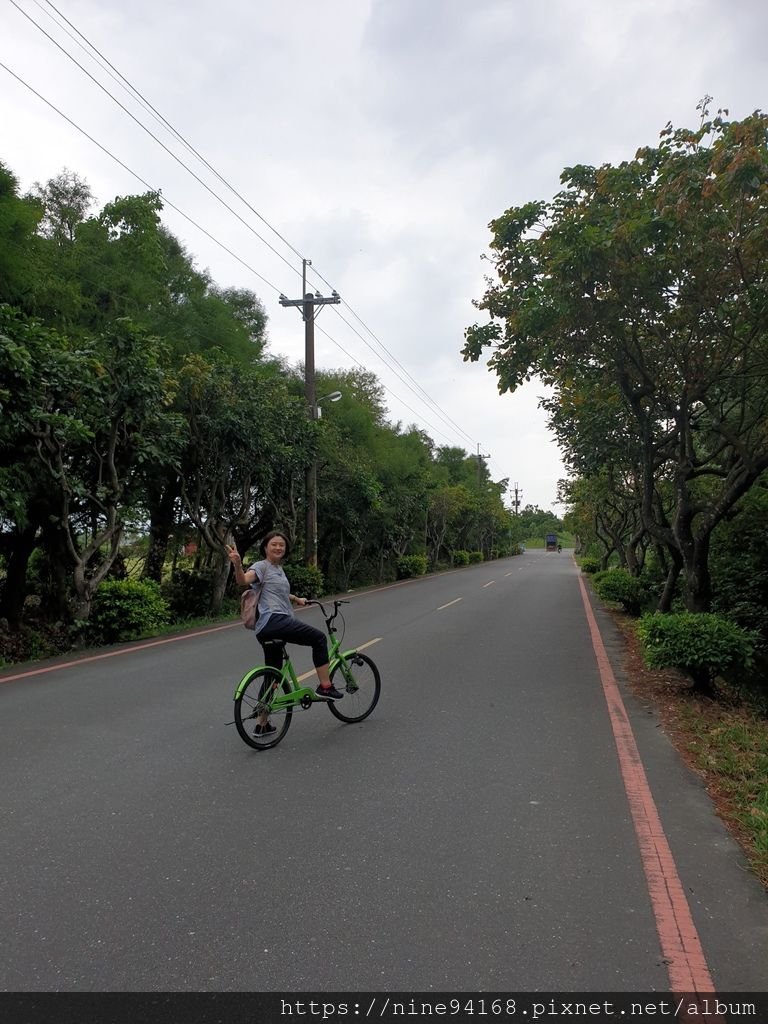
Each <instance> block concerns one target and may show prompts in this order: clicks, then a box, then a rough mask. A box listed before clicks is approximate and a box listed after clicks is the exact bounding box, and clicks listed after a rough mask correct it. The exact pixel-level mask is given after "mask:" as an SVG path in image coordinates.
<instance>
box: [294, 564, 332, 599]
mask: <svg viewBox="0 0 768 1024" xmlns="http://www.w3.org/2000/svg"><path fill="white" fill-rule="evenodd" d="M284 569H285V575H286V576H287V577H288V581H289V583H290V584H291V593H292V594H295V595H296V597H320V595H321V594H324V593H325V580H324V579H323V573H322V571H321V570H320V569H319V568H318V567H317V566H315V565H299V564H298V563H297V564H295V565H291V564H288V565H286V566H284Z"/></svg>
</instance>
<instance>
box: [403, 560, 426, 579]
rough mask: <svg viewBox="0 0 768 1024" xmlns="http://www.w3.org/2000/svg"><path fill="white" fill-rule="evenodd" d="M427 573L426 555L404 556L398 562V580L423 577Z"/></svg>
mask: <svg viewBox="0 0 768 1024" xmlns="http://www.w3.org/2000/svg"><path fill="white" fill-rule="evenodd" d="M426 571H427V559H426V557H425V556H424V555H403V556H402V557H401V558H398V560H397V578H398V579H399V580H407V579H410V578H411V576H423V575H424V573H425V572H426Z"/></svg>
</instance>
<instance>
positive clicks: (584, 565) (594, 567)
mask: <svg viewBox="0 0 768 1024" xmlns="http://www.w3.org/2000/svg"><path fill="white" fill-rule="evenodd" d="M581 571H582V572H585V573H587V575H588V576H592V575H593V574H594V573H596V572H600V559H599V558H582V560H581Z"/></svg>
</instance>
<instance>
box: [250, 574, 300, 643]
mask: <svg viewBox="0 0 768 1024" xmlns="http://www.w3.org/2000/svg"><path fill="white" fill-rule="evenodd" d="M250 570H253V572H255V573H256V581H255V582H254V583H252V584H251V586H252V587H253V588H254V589H255V590H260V591H261V593H260V595H259V617H258V619H257V620H256V629H255V632H256V635H257V636H258V635H259V633H260V632H261V631H262V629H264V627H265V626H266V624H267V623H268V622H269V620H270V619H271V618H272V616H273V615H290V616H293V607H292V606H291V585H290V583H289V582H288V577H287V576H286V575H285V573H284V572H283V569H282V566H280V565H273V564H272V562H270V561H269V560H268V559H266V558H265V559H264V560H263V561H261V562H254V563H253V565H252V566H250V569H249V571H250Z"/></svg>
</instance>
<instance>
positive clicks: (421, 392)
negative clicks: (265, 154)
mask: <svg viewBox="0 0 768 1024" xmlns="http://www.w3.org/2000/svg"><path fill="white" fill-rule="evenodd" d="M11 3H12V4H13V5H14V7H16V8H17V10H19V11H20V13H22V14H23V15H24V16H25V17H26V18H27V19H28V20H29V21H30V22H31V23H32V24H33V25H35V27H36V28H38V29H39V31H41V32H42V33H43V34H44V35H45V36H46V37H47V38H48V39H49V40H50V41H51V42H53V43H54V45H55V46H57V47H58V48H59V49H60V50H61V51H62V53H64V54H65V55H66V56H67V57H69V59H70V60H71V61H73V63H75V64H76V65H77V66H78V67H79V68H80V70H81V71H83V73H84V74H86V75H87V76H88V77H89V78H90V79H91V81H93V82H94V84H96V85H97V86H98V87H99V88H100V89H102V91H103V92H105V93H106V94H107V95H108V96H109V97H110V99H112V100H113V102H115V103H116V104H117V105H118V106H119V107H120V108H121V109H122V110H123V111H124V112H125V113H127V114H128V116H129V117H130V118H131V119H132V120H133V121H135V123H136V124H138V125H139V127H141V128H143V129H144V131H145V132H147V134H148V135H150V137H151V138H152V139H154V141H156V142H157V143H158V145H160V146H162V148H163V149H164V150H165V151H166V152H167V153H168V154H169V155H170V156H172V157H173V159H174V160H176V162H177V163H179V164H180V165H181V166H182V167H184V169H185V170H186V171H187V172H188V173H189V174H191V175H192V177H194V178H195V180H196V181H198V182H199V183H200V184H201V185H203V187H204V188H205V189H206V190H207V191H208V192H209V193H210V194H211V195H212V196H214V198H215V199H217V200H218V201H219V202H220V203H222V205H223V206H224V207H225V208H226V209H227V210H228V211H229V212H230V213H232V215H233V216H235V217H237V219H238V220H239V221H240V222H241V223H242V224H244V225H245V226H246V227H247V228H248V230H250V231H252V232H253V234H254V235H255V236H256V237H257V238H258V239H259V240H260V241H262V242H263V243H264V244H265V245H266V246H267V247H268V248H269V249H270V250H271V251H272V252H273V253H275V255H277V256H278V257H279V258H280V259H282V260H283V262H285V263H286V264H287V265H288V266H289V267H290V269H291V270H293V271H294V272H295V273H299V271H298V270H297V269H296V268H295V267H293V265H292V264H291V263H289V261H288V260H286V259H285V258H284V257H283V256H282V255H281V254H280V253H278V252H277V250H276V249H275V248H274V247H273V246H272V245H270V243H269V242H267V241H266V239H264V238H263V237H262V236H261V235H260V234H259V233H258V232H257V231H255V230H254V229H253V228H252V227H251V226H250V225H249V224H248V223H247V222H246V221H245V220H243V218H242V217H240V215H239V214H237V213H236V212H235V211H234V210H233V209H232V207H231V206H229V204H227V203H226V202H224V200H223V199H221V197H220V196H219V195H217V193H215V192H214V191H213V190H212V189H211V188H210V187H209V186H208V185H207V184H206V183H205V182H204V181H203V180H202V179H201V178H200V177H199V176H198V175H197V174H195V172H194V171H192V169H191V168H190V167H189V166H188V165H187V164H186V163H184V161H183V160H181V159H180V158H179V157H178V156H177V155H176V154H175V153H173V152H172V151H171V150H170V149H169V148H168V147H167V146H166V145H165V144H164V143H163V142H162V141H161V140H160V139H158V138H157V136H156V135H154V134H153V133H152V132H151V131H149V129H148V128H147V127H146V126H145V125H144V124H142V123H141V121H139V120H138V119H137V118H136V117H135V116H134V115H133V114H132V113H131V112H130V111H129V110H128V109H127V108H126V107H125V106H124V105H123V104H122V103H120V101H119V100H118V99H117V98H116V97H115V96H113V94H112V93H111V92H109V90H108V89H106V88H105V87H104V86H103V85H102V84H101V83H100V82H99V81H98V80H97V79H96V78H94V77H93V76H92V75H91V74H90V73H89V72H88V71H87V70H86V69H85V68H84V67H83V66H82V64H80V63H79V61H77V60H76V59H75V58H74V57H73V56H72V55H71V54H70V53H68V51H67V50H66V49H64V47H62V46H61V45H60V44H59V43H58V42H57V41H56V40H55V39H53V37H52V36H50V35H49V34H48V33H47V32H46V31H45V29H43V28H42V26H40V25H39V24H38V23H37V22H36V21H35V20H34V19H33V18H32V17H30V15H28V14H27V13H26V12H25V11H23V10H22V8H21V7H19V5H18V4H17V3H16V0H11ZM34 3H35V4H36V5H37V6H38V7H39V8H40V9H41V10H43V8H42V7H41V5H40V3H39V2H38V0H34ZM46 3H47V4H48V6H49V7H50V8H52V10H54V11H55V12H56V14H57V15H59V17H60V18H62V19H63V21H65V22H66V24H67V25H69V26H70V27H71V28H72V29H73V31H74V32H76V33H77V35H78V36H80V38H81V39H83V40H84V41H85V43H87V45H88V47H90V49H91V50H92V51H93V52H94V53H95V54H97V55H98V57H99V58H100V60H101V61H103V62H105V63H106V64H107V65H108V66H109V68H111V69H112V71H114V72H115V74H116V75H118V76H119V78H120V79H121V80H122V82H124V83H125V85H126V86H127V88H128V89H130V91H131V93H132V94H133V95H134V96H135V97H136V98H138V100H139V102H140V103H141V105H142V106H143V108H144V109H145V110H146V111H147V112H151V114H152V116H154V117H155V120H158V121H159V123H161V124H162V125H163V126H164V127H166V128H167V130H169V131H170V132H171V133H172V134H173V135H174V136H175V137H176V139H178V141H180V142H181V144H182V145H183V146H185V147H186V149H187V150H188V151H189V152H190V153H192V154H193V155H194V156H195V157H196V158H197V159H198V160H199V161H200V162H201V163H203V164H204V166H205V167H207V168H208V169H209V170H210V171H211V173H213V174H214V175H215V177H216V178H217V179H218V180H219V181H220V182H221V183H222V184H223V185H224V186H225V187H226V188H228V189H229V190H230V192H232V194H233V195H235V196H236V197H237V198H238V199H239V200H240V201H241V202H242V203H243V204H244V205H245V206H247V208H248V209H249V210H250V211H251V212H252V213H253V214H254V215H255V216H256V217H258V218H259V219H260V220H261V221H262V222H263V223H264V224H266V225H267V227H268V228H269V229H270V230H271V231H272V232H273V233H274V234H275V235H276V236H277V237H278V238H279V239H280V240H281V241H282V242H283V243H284V244H285V245H286V246H287V247H288V248H289V249H290V250H291V251H292V252H293V253H294V254H295V255H297V256H298V257H299V258H301V259H302V260H304V257H303V255H302V254H301V253H300V252H299V251H298V249H296V248H295V247H294V246H293V245H291V243H290V242H289V241H288V239H286V238H285V237H284V236H283V235H282V234H280V232H279V231H278V230H277V229H276V228H275V227H274V226H273V225H272V224H270V223H269V221H268V220H267V219H266V218H265V217H264V216H262V214H261V213H259V211H258V210H257V209H255V207H253V206H252V205H251V203H249V202H248V200H247V199H245V197H244V196H242V195H241V193H240V192H238V191H237V189H235V188H234V187H233V186H232V185H231V184H230V183H229V182H228V181H227V180H226V179H225V178H224V177H223V176H222V175H221V174H219V172H218V171H217V170H216V169H215V168H214V167H213V166H212V164H210V163H209V161H208V160H206V159H205V157H203V156H202V155H201V154H200V153H199V152H198V150H197V149H195V148H194V146H192V145H191V143H189V142H188V141H187V140H186V139H185V138H184V136H183V135H182V134H181V133H180V132H179V131H177V129H176V128H175V127H174V126H173V125H172V124H171V123H170V121H168V120H167V118H165V117H164V116H163V115H162V114H161V113H160V112H159V111H158V110H157V109H156V108H155V107H154V106H153V105H152V104H151V103H150V102H149V100H147V99H146V97H144V95H143V94H142V93H141V92H140V91H139V90H138V89H137V88H136V87H135V86H134V85H133V84H132V82H130V81H129V79H127V78H126V77H125V76H124V75H123V74H122V73H121V72H120V71H119V70H118V69H117V68H116V67H115V65H114V64H112V62H111V61H110V60H109V59H108V58H107V57H106V56H105V55H104V54H103V53H102V52H101V51H100V50H99V49H98V47H96V46H95V45H94V44H93V43H92V42H91V41H90V40H89V39H88V38H87V37H86V36H85V35H84V34H83V33H82V32H81V31H80V30H79V29H78V28H77V27H76V26H75V25H74V24H73V22H71V21H70V20H69V18H67V17H66V15H64V14H62V12H61V11H59V9H58V8H57V7H56V6H55V4H53V3H52V2H51V0H46ZM46 13H47V12H46ZM49 17H51V19H52V20H53V21H54V23H55V24H56V25H57V27H58V28H60V29H62V31H64V32H66V34H67V35H68V36H69V38H70V39H73V41H74V42H75V43H76V44H77V45H78V46H80V45H81V44H80V43H78V42H77V40H76V39H74V38H73V36H72V35H71V33H69V32H67V31H66V29H64V28H63V26H62V25H60V24H59V23H58V22H56V21H55V19H53V18H52V16H51V15H49ZM81 49H83V47H82V46H81ZM85 52H86V53H87V52H88V51H85ZM89 56H91V58H92V59H94V60H96V58H94V57H93V54H89ZM100 67H101V68H102V70H105V71H107V74H109V75H110V77H112V78H113V80H115V81H117V79H115V76H114V75H112V74H111V72H110V71H108V70H107V69H106V68H104V66H103V64H100ZM118 84H120V82H118ZM313 273H315V274H316V276H317V277H319V278H320V280H321V281H323V282H324V283H325V284H326V285H328V286H329V287H333V286H332V285H330V282H328V281H327V279H326V278H325V277H323V275H322V274H320V273H319V272H318V271H316V270H315V269H314V268H313ZM345 305H346V306H347V308H348V309H349V311H350V313H351V314H352V315H353V316H354V317H355V319H356V320H357V321H358V322H359V323H360V324H361V326H362V327H363V328H364V329H365V330H366V331H367V332H368V333H369V334H370V336H371V337H372V338H373V339H374V340H375V342H376V343H377V344H378V345H379V346H380V347H381V349H383V351H384V352H385V353H386V354H387V356H389V358H390V359H391V360H392V361H393V362H394V363H396V364H397V366H399V367H400V369H401V370H402V371H403V373H405V374H406V376H407V377H408V378H409V379H410V380H411V381H413V384H414V385H415V388H414V387H412V386H411V385H410V384H408V382H407V381H405V380H404V379H403V377H402V376H401V374H400V373H398V372H397V370H394V368H392V367H390V368H391V369H393V372H394V373H395V374H396V376H397V377H398V378H399V379H400V380H401V381H402V382H403V383H404V384H406V386H407V387H408V388H409V389H410V390H411V391H413V392H414V394H416V396H417V397H418V398H419V399H420V400H421V401H426V402H427V403H429V405H431V406H432V407H433V409H434V411H436V412H437V414H438V416H439V417H440V418H441V419H442V420H443V421H444V422H445V423H450V424H451V425H452V426H453V428H455V429H456V430H457V431H458V432H459V434H461V435H463V436H464V437H465V438H466V439H467V440H468V441H469V442H470V443H471V444H474V443H475V441H474V439H473V438H472V437H471V436H470V435H469V434H468V433H467V432H466V431H465V430H464V429H463V428H462V427H461V426H459V424H458V423H456V421H455V420H453V419H452V418H451V417H450V416H449V415H448V414H447V413H446V412H445V411H444V410H443V409H442V408H441V407H440V405H439V404H438V403H437V402H436V401H435V400H434V399H433V398H432V397H431V395H430V394H429V393H428V392H427V391H426V390H425V389H424V388H423V387H422V386H421V385H420V384H419V383H418V381H416V379H415V378H414V377H413V376H412V374H411V373H410V372H409V371H408V370H407V369H406V367H404V366H403V364H402V363H401V362H400V361H399V360H398V359H397V357H396V356H395V355H394V354H393V353H392V352H391V351H390V350H389V349H388V348H387V346H386V345H385V344H384V343H383V342H382V341H381V339H380V338H379V337H378V336H377V335H376V334H375V333H374V331H372V330H371V328H370V327H369V326H368V325H367V324H366V323H365V321H364V320H363V319H362V317H360V316H359V314H358V313H357V312H356V311H355V310H354V309H353V307H352V306H351V305H350V304H349V303H346V302H345ZM336 313H337V315H339V316H341V314H340V313H339V311H338V310H336ZM343 319H344V318H343V317H342V320H343ZM344 322H345V323H347V326H348V327H350V328H351V329H352V330H354V328H352V327H351V325H350V324H349V323H348V322H347V321H344ZM355 333H356V334H357V335H358V337H360V338H361V340H363V341H364V342H365V339H363V338H362V335H360V334H359V333H358V332H357V331H355ZM365 344H368V343H367V342H365ZM368 347H369V348H370V345H369V346H368ZM371 351H374V350H373V349H371ZM380 358H381V357H380ZM383 362H384V363H385V365H387V361H386V359H383Z"/></svg>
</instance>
